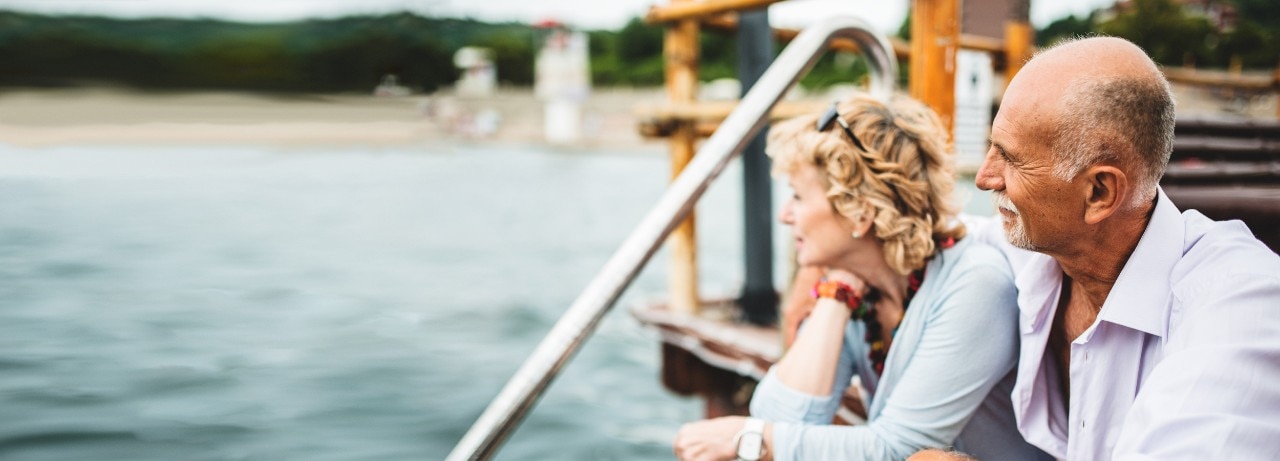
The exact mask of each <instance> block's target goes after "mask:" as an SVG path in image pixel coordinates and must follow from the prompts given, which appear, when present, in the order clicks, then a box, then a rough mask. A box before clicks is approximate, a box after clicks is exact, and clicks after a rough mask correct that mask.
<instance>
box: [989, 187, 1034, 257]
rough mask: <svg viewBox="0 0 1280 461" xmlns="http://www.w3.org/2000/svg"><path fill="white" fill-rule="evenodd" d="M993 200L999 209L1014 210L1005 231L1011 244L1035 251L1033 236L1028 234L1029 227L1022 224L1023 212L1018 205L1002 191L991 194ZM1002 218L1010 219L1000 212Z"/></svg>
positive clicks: (1006, 237)
mask: <svg viewBox="0 0 1280 461" xmlns="http://www.w3.org/2000/svg"><path fill="white" fill-rule="evenodd" d="M991 201H992V203H994V204H995V206H996V209H997V210H999V209H1000V208H1004V209H1007V210H1009V211H1011V212H1013V215H1014V217H1013V219H1012V220H1011V221H1012V222H1011V223H1010V226H1009V227H1008V228H1007V229H1005V231H1004V238H1005V239H1006V240H1008V241H1009V244H1010V245H1013V246H1014V247H1017V248H1021V249H1024V250H1031V251H1035V250H1036V245H1035V244H1034V243H1032V242H1031V237H1030V236H1028V235H1027V227H1026V226H1023V225H1022V213H1019V212H1018V207H1017V205H1014V204H1013V202H1012V201H1010V200H1009V197H1008V196H1007V195H1003V194H1002V193H1000V192H995V193H993V194H991ZM1000 219H1001V220H1009V218H1006V217H1004V214H1003V213H1001V214H1000ZM1001 224H1002V225H1003V224H1004V223H1003V222H1002V223H1001Z"/></svg>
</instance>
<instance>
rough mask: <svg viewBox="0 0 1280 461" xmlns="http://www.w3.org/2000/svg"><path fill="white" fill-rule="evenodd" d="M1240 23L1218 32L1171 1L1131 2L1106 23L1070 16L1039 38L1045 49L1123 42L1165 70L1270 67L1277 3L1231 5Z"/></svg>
mask: <svg viewBox="0 0 1280 461" xmlns="http://www.w3.org/2000/svg"><path fill="white" fill-rule="evenodd" d="M1235 4H1236V6H1237V7H1238V8H1239V9H1238V13H1239V16H1238V18H1239V23H1238V24H1237V25H1236V27H1235V28H1233V29H1229V30H1225V31H1220V30H1218V29H1217V28H1216V27H1214V25H1213V24H1212V23H1210V21H1209V19H1208V18H1205V17H1202V16H1198V15H1194V14H1190V13H1188V12H1187V11H1186V10H1185V9H1184V8H1183V7H1182V5H1181V4H1180V3H1179V2H1177V1H1175V0H1134V1H1133V2H1132V3H1131V5H1132V6H1131V8H1130V9H1129V10H1127V11H1124V12H1121V13H1119V14H1117V15H1116V16H1115V17H1113V18H1111V19H1110V20H1107V21H1104V22H1100V23H1099V22H1097V21H1096V17H1097V16H1096V12H1095V14H1094V15H1090V18H1089V19H1087V20H1084V19H1077V18H1074V17H1069V18H1066V19H1061V20H1058V21H1054V22H1053V23H1052V24H1050V25H1049V26H1048V27H1046V28H1045V29H1042V30H1040V31H1039V32H1038V33H1037V44H1039V45H1041V46H1043V45H1046V44H1050V43H1053V42H1054V41H1056V40H1057V39H1059V38H1062V37H1065V36H1071V35H1084V34H1088V33H1092V32H1100V33H1102V34H1105V35H1113V36H1117V37H1122V38H1125V39H1127V40H1129V41H1132V42H1134V43H1135V44H1137V45H1138V46H1140V47H1142V49H1143V50H1145V51H1146V52H1147V53H1148V54H1149V55H1151V57H1152V59H1154V60H1155V61H1156V62H1159V63H1161V64H1165V65H1172V66H1181V65H1188V64H1191V65H1195V66H1197V67H1227V66H1229V65H1232V63H1233V61H1234V62H1238V63H1239V64H1241V65H1243V66H1244V67H1252V68H1274V67H1275V66H1276V61H1277V58H1280V2H1276V1H1275V0H1235Z"/></svg>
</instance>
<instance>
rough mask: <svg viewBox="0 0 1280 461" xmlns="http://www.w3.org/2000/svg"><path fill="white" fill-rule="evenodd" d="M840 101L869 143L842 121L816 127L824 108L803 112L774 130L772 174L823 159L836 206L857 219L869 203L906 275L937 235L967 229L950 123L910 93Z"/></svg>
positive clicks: (928, 253)
mask: <svg viewBox="0 0 1280 461" xmlns="http://www.w3.org/2000/svg"><path fill="white" fill-rule="evenodd" d="M837 108H838V111H839V114H840V117H841V118H843V119H844V120H845V121H846V122H848V123H849V128H850V130H851V131H853V133H854V135H856V136H857V137H858V139H859V140H860V141H861V142H862V145H863V146H865V147H866V148H867V151H865V152H864V151H862V150H861V149H858V148H857V147H856V146H855V145H854V143H853V141H851V140H850V139H849V136H848V134H846V133H845V132H844V130H843V129H841V127H840V125H839V124H838V123H832V124H831V127H830V128H828V129H826V130H823V131H818V130H817V128H816V125H817V121H818V114H811V115H802V116H799V117H795V118H792V119H790V120H787V121H785V122H782V123H779V124H777V125H775V126H774V127H773V129H771V130H770V131H769V140H768V145H767V147H766V148H765V152H766V153H767V154H768V155H769V157H770V158H772V159H773V171H774V174H789V173H791V172H794V171H796V170H798V169H799V168H801V167H804V166H814V167H817V168H818V169H819V170H821V171H822V172H823V173H824V175H823V177H824V179H825V180H826V185H827V200H828V201H829V202H830V203H831V206H832V207H833V208H834V209H835V211H836V212H837V213H840V214H841V215H843V216H845V217H848V218H850V219H853V220H855V221H856V220H858V219H859V218H861V216H860V215H861V214H862V213H863V210H865V209H867V206H868V205H869V206H870V207H871V209H873V210H874V216H873V217H872V218H873V220H872V222H873V223H874V225H875V226H874V229H875V236H876V237H878V238H879V239H880V240H881V241H883V242H884V253H885V261H886V262H887V263H889V267H892V268H893V269H894V270H896V271H898V272H899V273H902V274H904V275H905V274H909V273H911V272H912V271H914V270H917V269H920V268H922V267H924V265H925V262H926V261H928V259H929V258H931V257H933V255H934V254H936V253H937V252H938V251H939V248H938V245H937V243H936V242H940V241H945V240H947V239H955V240H960V239H961V238H963V237H964V234H965V229H964V225H963V224H962V223H960V221H959V219H957V218H956V214H957V213H958V210H957V207H956V204H955V203H953V201H952V192H953V190H954V188H955V178H954V169H953V167H952V163H951V155H949V153H948V145H947V135H946V129H945V128H944V127H943V125H942V122H941V121H940V120H939V119H938V116H937V115H936V114H934V112H933V111H932V110H930V109H929V108H928V107H926V106H925V105H924V104H921V103H919V102H917V101H915V100H913V99H910V98H907V97H896V98H894V99H893V100H891V101H889V102H888V103H884V102H881V101H878V100H876V99H873V98H871V97H870V96H867V95H858V96H854V97H853V98H850V99H849V100H847V101H844V102H842V103H840V104H839V105H838V106H837Z"/></svg>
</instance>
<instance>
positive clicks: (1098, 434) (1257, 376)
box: [977, 38, 1280, 460]
mask: <svg viewBox="0 0 1280 461" xmlns="http://www.w3.org/2000/svg"><path fill="white" fill-rule="evenodd" d="M1173 125H1174V110H1173V99H1172V96H1171V94H1170V92H1169V85H1168V83H1167V82H1166V81H1165V79H1164V77H1163V75H1162V74H1161V72H1160V71H1159V69H1157V68H1156V66H1155V64H1154V63H1153V62H1152V61H1151V60H1150V59H1149V58H1148V57H1147V56H1146V54H1145V53H1143V51H1142V50H1141V49H1139V48H1138V47H1136V46H1134V45H1133V44H1131V43H1129V42H1127V41H1124V40H1121V39H1117V38H1088V39H1082V40H1077V41H1074V42H1070V43H1067V44H1063V45H1060V46H1057V47H1055V48H1053V49H1051V50H1048V51H1045V52H1042V53H1040V54H1039V55H1037V56H1036V57H1035V58H1033V59H1032V60H1031V61H1030V62H1029V63H1028V64H1027V66H1026V67H1024V68H1023V69H1022V71H1021V72H1020V73H1019V74H1018V75H1017V77H1016V78H1014V79H1013V81H1012V82H1011V83H1010V85H1009V88H1008V90H1007V91H1006V92H1005V96H1004V100H1003V102H1002V103H1001V106H1000V111H999V113H998V114H997V115H996V119H995V122H994V123H993V125H992V129H991V150H990V151H989V152H988V153H987V157H986V159H985V161H984V163H983V165H982V168H981V170H980V171H979V172H978V175H977V184H978V187H980V188H982V189H986V190H991V191H993V192H994V197H995V201H996V205H997V208H999V211H1000V214H1001V215H1002V216H1003V225H1004V231H1005V237H1006V238H1007V239H1008V241H1009V243H1010V244H1012V245H1014V246H1016V247H1019V248H1023V249H1026V250H1032V251H1033V252H1035V253H1030V252H1016V251H1014V252H1013V254H1012V255H1011V257H1010V259H1011V263H1012V264H1013V269H1014V271H1015V272H1016V273H1017V275H1016V285H1017V287H1018V292H1019V294H1018V304H1019V308H1020V310H1021V312H1022V314H1021V317H1022V318H1021V324H1020V328H1021V336H1022V343H1021V353H1020V358H1019V364H1018V366H1019V369H1018V377H1017V384H1016V386H1015V387H1014V391H1013V395H1012V397H1013V404H1014V408H1015V414H1016V416H1017V419H1018V426H1019V430H1020V431H1021V432H1022V434H1023V437H1025V438H1026V439H1027V441H1029V442H1031V443H1033V444H1035V445H1036V446H1038V447H1040V448H1042V449H1044V450H1045V451H1047V452H1048V453H1049V454H1051V455H1054V456H1056V457H1058V458H1066V459H1078V460H1105V459H1161V460H1164V459H1280V258H1278V257H1277V256H1276V254H1275V253H1272V252H1271V251H1270V250H1268V249H1267V247H1265V246H1264V245H1263V244H1262V243H1261V242H1259V241H1258V240H1257V239H1255V238H1254V237H1253V235H1252V234H1251V233H1250V231H1249V229H1248V228H1247V227H1246V226H1245V225H1244V224H1242V223H1240V222H1238V221H1227V222H1215V221H1213V220H1210V219H1208V218H1206V217H1204V215H1202V214H1200V213H1199V212H1197V211H1194V210H1188V211H1186V212H1179V210H1178V209H1177V208H1176V207H1175V206H1174V204H1173V203H1172V202H1170V201H1169V198H1168V197H1167V196H1165V194H1164V192H1163V191H1162V190H1161V189H1160V187H1159V186H1158V181H1159V179H1160V176H1161V175H1162V174H1163V173H1164V169H1165V165H1166V164H1167V163H1168V160H1169V153H1170V151H1171V150H1172V140H1173Z"/></svg>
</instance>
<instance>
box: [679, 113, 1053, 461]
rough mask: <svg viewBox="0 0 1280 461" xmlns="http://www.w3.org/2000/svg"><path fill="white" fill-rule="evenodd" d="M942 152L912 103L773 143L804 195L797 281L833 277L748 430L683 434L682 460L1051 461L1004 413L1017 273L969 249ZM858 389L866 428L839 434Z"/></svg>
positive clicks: (773, 374)
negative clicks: (963, 460)
mask: <svg viewBox="0 0 1280 461" xmlns="http://www.w3.org/2000/svg"><path fill="white" fill-rule="evenodd" d="M946 149H947V143H946V134H945V131H944V129H943V126H942V124H941V123H940V122H939V120H938V118H937V116H936V115H934V113H933V112H932V111H930V110H929V109H928V108H926V107H925V106H923V105H922V104H920V103H918V102H916V101H913V100H910V99H906V98H900V99H895V100H894V101H892V102H889V103H882V102H879V101H877V100H875V99H872V98H870V97H866V96H859V97H854V98H852V99H851V100H849V101H846V102H844V103H841V104H839V105H834V104H833V105H832V107H831V109H829V110H827V111H826V112H825V113H824V114H815V115H809V116H801V117H797V118H795V119H792V120H788V121H786V122H783V123H781V124H778V125H777V126H776V127H774V128H773V130H772V131H771V132H770V133H769V142H768V147H767V152H768V153H769V156H770V157H771V158H772V159H773V168H774V172H775V174H778V175H779V176H781V175H786V177H787V178H788V179H789V182H790V185H791V188H792V190H794V192H795V194H794V195H793V196H792V198H791V199H790V200H789V201H788V202H787V203H786V204H785V205H784V206H783V208H782V211H781V214H780V216H779V219H780V220H781V221H782V222H783V223H784V224H787V225H790V226H791V227H792V231H793V233H794V235H795V244H796V257H797V259H798V263H799V265H800V266H801V267H804V268H810V269H808V270H810V271H813V270H819V269H814V268H823V269H820V270H823V271H825V277H823V278H821V279H820V280H818V282H817V283H815V284H814V285H813V287H812V293H813V296H814V297H815V298H816V302H815V303H814V305H813V308H812V310H811V311H809V312H808V316H807V319H806V320H805V323H804V326H803V328H802V329H801V330H800V331H799V333H798V334H797V335H796V338H795V342H794V343H793V344H792V345H791V348H790V349H788V350H787V353H786V354H785V356H784V357H783V358H782V360H780V361H779V362H778V363H777V364H776V365H775V366H774V367H773V369H771V370H770V371H769V373H768V375H767V376H766V377H765V379H764V380H763V381H761V383H760V385H759V386H758V387H757V389H756V392H755V395H754V396H753V398H752V402H751V414H752V416H753V417H751V418H744V417H726V418H717V419H712V420H707V421H701V422H696V423H691V424H688V425H685V426H684V427H683V428H681V430H680V433H679V434H678V435H677V437H676V441H675V451H676V455H677V457H679V458H680V459H682V460H729V459H735V458H738V459H748V460H752V459H778V460H793V459H813V460H828V459H830V460H835V459H840V460H860V459H869V460H889V459H905V458H906V457H908V456H910V455H911V454H912V453H915V452H916V451H919V450H922V449H926V448H935V447H948V448H950V447H954V448H956V449H958V450H961V451H964V452H966V453H970V454H972V455H975V456H977V457H978V458H980V459H983V460H987V461H992V460H999V459H1016V460H1034V459H1040V458H1045V457H1046V456H1045V455H1044V454H1043V453H1041V452H1040V451H1038V450H1036V449H1035V448H1034V447H1032V446H1030V445H1028V444H1026V443H1025V442H1024V441H1023V440H1022V438H1021V436H1020V435H1019V434H1018V431H1017V428H1016V425H1015V424H1016V423H1015V421H1014V417H1013V410H1012V406H1011V402H1010V391H1011V389H1012V387H1013V381H1014V373H1013V371H1014V370H1013V369H1014V364H1015V363H1016V360H1017V353H1018V323H1017V322H1018V311H1017V305H1016V297H1017V292H1016V290H1015V288H1014V285H1013V278H1012V275H1011V271H1010V269H1009V267H1008V264H1007V263H1006V262H1005V259H1004V257H1003V256H1002V255H1001V253H1000V252H998V251H997V250H996V249H994V248H992V247H989V246H986V245H985V244H983V243H981V242H977V241H975V239H965V228H964V226H963V224H961V223H960V221H959V220H958V219H957V214H956V213H957V210H956V205H955V200H954V199H953V197H952V190H953V186H954V179H953V171H952V167H951V163H950V155H948V153H947V152H946ZM805 288H808V287H805ZM855 375H856V376H857V377H858V378H859V379H860V381H861V383H862V385H863V387H864V388H865V389H866V391H867V395H868V399H867V400H868V401H867V402H866V404H867V410H868V415H867V416H868V421H867V424H865V425H860V426H833V425H831V421H832V418H833V416H834V414H835V411H836V409H837V407H838V405H839V403H840V396H841V395H842V394H843V393H844V390H845V388H847V387H848V386H849V383H850V381H851V378H852V377H853V376H855Z"/></svg>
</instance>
